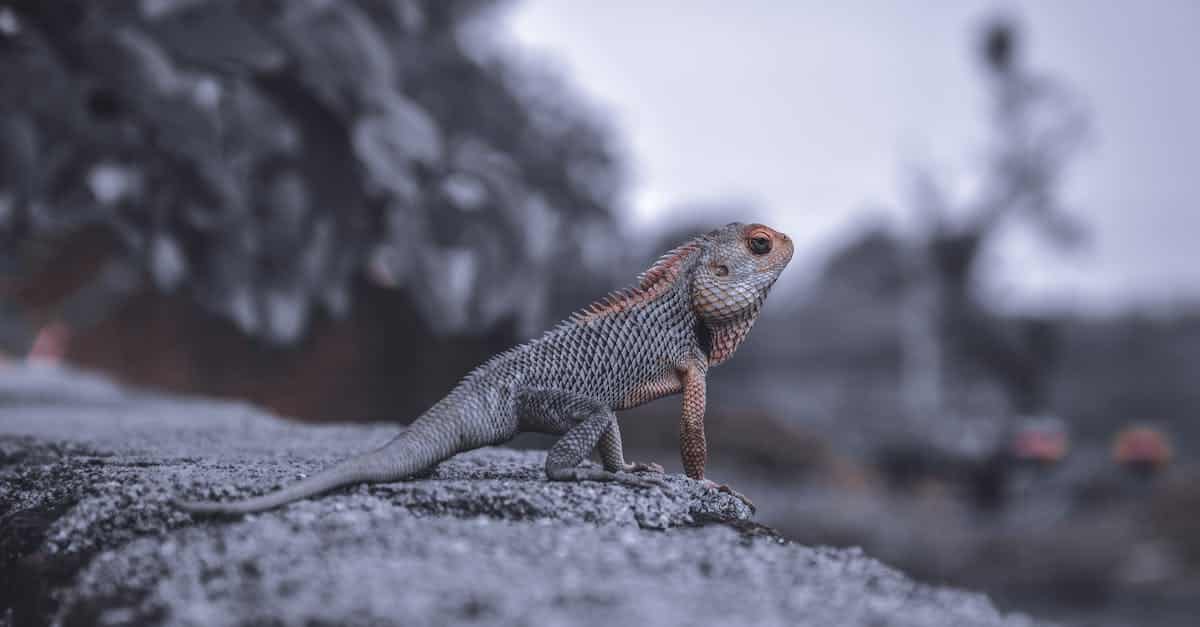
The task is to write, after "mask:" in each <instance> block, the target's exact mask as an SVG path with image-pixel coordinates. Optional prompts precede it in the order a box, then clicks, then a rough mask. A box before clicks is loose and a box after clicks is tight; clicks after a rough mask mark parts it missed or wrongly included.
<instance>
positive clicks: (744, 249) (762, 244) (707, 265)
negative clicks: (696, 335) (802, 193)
mask: <svg viewBox="0 0 1200 627" xmlns="http://www.w3.org/2000/svg"><path fill="white" fill-rule="evenodd" d="M704 239H705V240H706V242H705V246H703V247H702V249H701V250H702V252H701V256H700V261H699V263H698V264H697V266H696V270H695V273H694V274H693V277H692V286H691V287H692V307H693V309H694V310H695V312H696V314H697V315H698V316H699V317H700V318H701V319H703V320H705V321H706V322H708V323H709V324H710V325H713V324H716V325H719V324H721V323H723V322H730V321H735V320H745V319H751V320H752V319H753V318H754V317H756V316H757V315H758V310H759V308H760V307H762V303H763V301H764V300H765V299H766V298H767V292H768V291H769V290H770V289H771V286H772V285H774V284H775V279H778V278H779V274H780V273H781V272H783V269H784V268H786V267H787V265H788V262H789V261H791V260H792V251H793V247H792V240H791V238H789V237H788V236H787V235H784V234H783V233H780V232H779V231H776V230H775V229H772V228H771V227H768V226H763V225H761V224H742V223H740V222H734V223H733V224H727V225H725V226H723V227H721V228H719V229H717V230H715V231H713V232H711V233H709V234H708V235H706V236H705V237H704Z"/></svg>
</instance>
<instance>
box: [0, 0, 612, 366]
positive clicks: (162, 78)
mask: <svg viewBox="0 0 1200 627" xmlns="http://www.w3.org/2000/svg"><path fill="white" fill-rule="evenodd" d="M499 4H501V3H499V2H495V1H489V0H391V1H382V0H381V1H371V0H359V1H346V2H331V1H327V0H295V1H288V2H278V1H272V0H261V1H252V2H235V1H233V0H141V1H138V2H134V1H129V2H125V1H102V2H82V1H77V0H71V1H64V2H53V3H51V2H42V1H41V0H11V1H4V2H0V272H3V273H4V276H7V277H8V280H7V281H6V284H7V285H8V286H9V287H10V288H11V289H8V290H6V292H7V293H8V294H9V296H10V297H14V296H13V294H17V296H15V297H16V298H19V299H20V298H22V297H24V298H25V299H26V300H32V301H34V302H33V305H32V309H33V310H34V312H35V313H34V318H35V319H36V320H35V322H34V326H38V325H42V324H45V323H47V322H48V321H49V320H51V319H57V318H61V317H63V316H67V317H70V316H71V315H75V314H72V311H74V312H76V314H77V318H76V319H73V320H67V321H66V322H67V323H68V324H69V325H70V324H75V325H78V324H84V323H87V322H94V321H95V320H96V319H97V317H98V316H99V315H100V314H98V313H97V311H99V310H103V309H105V308H107V307H111V306H113V304H114V302H120V301H121V299H120V298H116V299H114V298H113V295H114V294H115V295H128V294H133V293H137V292H139V291H140V290H141V289H142V285H141V283H140V282H141V281H149V283H150V284H151V285H152V286H154V287H155V288H156V289H157V290H159V291H160V292H164V293H183V294H186V295H187V296H188V297H189V298H191V299H192V300H194V301H195V302H198V303H200V304H201V305H202V306H203V307H204V308H206V309H207V310H208V311H211V312H214V313H216V314H217V315H219V316H222V317H225V318H227V319H229V320H231V321H233V322H234V323H236V325H237V327H238V328H239V329H240V330H241V331H243V332H244V333H247V334H252V335H254V336H257V337H260V338H265V339H266V340H268V341H270V342H272V343H275V344H294V343H295V342H297V340H299V339H300V338H301V337H302V336H303V335H304V334H305V332H306V330H308V329H309V328H310V324H311V321H312V319H313V315H314V313H315V312H324V313H326V314H328V315H330V316H333V317H340V316H343V315H344V314H345V313H346V311H347V309H348V307H349V305H350V303H351V301H352V299H351V295H350V290H351V286H352V285H354V284H355V283H354V282H353V281H352V279H353V278H354V277H355V276H359V275H361V276H365V277H367V279H369V280H370V281H373V282H375V283H376V284H380V285H384V286H387V287H393V288H399V289H401V290H403V291H405V292H406V293H407V294H409V295H410V296H411V301H412V302H413V303H414V306H415V307H416V308H417V309H418V310H419V313H420V317H421V318H422V320H423V321H424V323H425V324H426V325H428V326H429V327H431V328H432V329H433V330H435V331H440V332H461V331H470V332H481V331H483V330H485V329H487V328H488V327H490V326H492V325H493V324H494V323H495V322H497V321H499V320H501V319H513V320H516V321H517V323H518V328H519V329H520V330H521V331H523V332H525V333H529V332H532V330H534V329H536V328H537V327H538V326H539V325H540V324H541V323H542V322H543V320H542V319H543V317H544V307H545V302H546V301H547V299H548V297H549V296H550V294H549V293H550V291H551V290H553V289H554V286H555V285H558V284H563V283H570V281H565V280H562V279H565V278H567V277H571V278H574V277H575V276H577V275H578V274H579V273H581V272H592V273H598V272H601V266H600V265H599V264H598V263H597V262H596V260H590V264H589V263H587V262H589V260H588V259H586V258H585V255H584V252H583V251H584V250H585V249H586V250H595V249H597V244H598V243H600V242H612V241H614V240H615V238H616V232H615V228H614V225H613V222H612V219H611V214H610V207H611V206H612V204H613V200H614V195H615V193H616V190H617V188H618V185H619V183H620V170H619V168H618V164H617V161H616V158H615V157H614V154H613V151H612V150H611V148H610V145H609V142H608V134H607V131H606V129H605V128H604V127H602V126H601V125H600V124H598V123H597V122H596V121H595V120H593V119H592V117H591V116H589V115H588V114H587V113H586V111H585V110H584V109H583V108H582V107H580V106H579V105H578V104H577V103H574V102H572V101H571V100H569V99H568V98H567V97H566V94H565V92H564V89H563V88H562V87H561V86H560V85H559V84H557V83H556V82H555V81H554V80H553V79H552V78H551V77H547V76H542V75H538V74H537V73H535V72H533V71H531V70H529V69H527V68H523V67H519V66H518V65H516V64H514V63H513V62H512V61H511V60H509V59H507V58H506V57H505V56H504V55H503V54H501V53H500V52H499V51H497V50H495V49H494V47H491V46H489V45H487V43H486V37H484V36H481V35H480V32H481V31H480V30H479V29H480V28H481V24H482V25H483V26H486V22H487V20H488V19H489V16H490V15H491V14H492V13H494V11H495V10H496V7H497V5H499ZM473 29H474V30H473ZM79 237H85V238H86V241H82V242H81V241H80V240H79V239H78V238H79ZM584 244H587V245H586V246H585V245H584ZM73 248H77V249H78V250H83V251H87V252H88V254H89V255H95V256H96V257H95V258H94V259H93V260H92V261H93V263H94V264H98V265H99V266H100V267H102V268H104V270H103V271H99V272H96V273H95V274H94V276H93V278H94V280H93V279H89V281H88V282H87V283H88V285H90V286H92V288H91V292H90V293H92V294H93V295H95V296H96V298H95V300H94V301H91V302H93V303H94V304H95V306H94V307H92V308H91V309H89V308H88V307H87V306H86V304H85V303H77V304H76V305H74V306H73V307H72V308H71V310H72V311H64V310H63V308H62V307H61V303H62V302H63V300H64V299H65V298H66V296H65V295H64V294H76V293H78V290H77V289H75V288H77V287H78V285H75V283H77V281H74V280H70V281H66V283H71V284H72V285H71V288H70V289H68V288H66V287H64V288H62V289H61V290H58V291H59V292H62V293H57V294H54V295H50V294H48V293H47V290H46V289H43V288H41V287H35V288H33V289H32V292H35V293H37V294H39V295H41V298H34V297H33V296H32V295H31V287H30V284H29V282H28V281H23V280H25V279H28V278H29V277H31V276H33V275H34V274H36V272H37V271H38V269H39V268H40V267H42V266H43V265H44V264H45V263H47V260H49V259H54V258H57V257H61V256H62V255H63V254H64V253H65V252H70V250H71V249H73ZM601 248H603V247H602V246H601ZM56 267H61V266H56ZM95 277H98V278H95ZM14 283H16V284H18V287H16V288H12V285H13V284H14ZM60 283H62V281H60ZM44 284H45V282H41V283H39V285H44ZM3 287H4V286H3V285H0V288H3ZM50 291H54V290H50Z"/></svg>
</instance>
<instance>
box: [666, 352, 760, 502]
mask: <svg viewBox="0 0 1200 627" xmlns="http://www.w3.org/2000/svg"><path fill="white" fill-rule="evenodd" d="M706 375H707V367H706V366H705V365H703V364H701V363H700V362H692V363H690V364H688V365H686V366H684V367H683V368H681V369H680V370H679V378H680V379H682V381H683V413H682V414H681V415H680V422H679V453H680V455H681V456H682V457H683V470H684V472H686V473H687V476H689V477H691V478H692V479H695V480H697V481H700V482H702V483H704V485H706V486H708V487H710V488H713V489H716V490H720V491H721V492H725V493H727V494H731V495H733V496H735V497H737V498H738V499H740V500H741V501H742V502H743V503H745V504H746V505H749V506H750V509H757V508H756V507H755V506H754V502H753V501H751V500H750V499H748V498H746V497H745V496H744V495H742V494H741V493H739V492H737V491H736V490H734V489H733V488H731V487H729V486H727V485H724V484H720V483H716V482H714V481H710V480H708V479H705V478H704V465H705V464H706V463H707V462H708V443H707V441H706V440H705V437H704V406H705V404H706V403H707V401H708V398H707V397H708V384H707V378H706Z"/></svg>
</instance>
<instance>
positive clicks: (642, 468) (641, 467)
mask: <svg viewBox="0 0 1200 627" xmlns="http://www.w3.org/2000/svg"><path fill="white" fill-rule="evenodd" d="M625 472H649V473H653V474H656V475H662V474H666V472H667V471H666V470H663V467H662V466H659V465H658V464H656V463H654V462H647V463H645V464H643V463H641V462H629V463H627V464H625Z"/></svg>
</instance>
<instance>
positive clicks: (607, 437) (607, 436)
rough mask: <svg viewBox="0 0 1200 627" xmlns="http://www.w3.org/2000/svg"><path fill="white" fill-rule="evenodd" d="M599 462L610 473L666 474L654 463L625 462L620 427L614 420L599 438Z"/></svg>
mask: <svg viewBox="0 0 1200 627" xmlns="http://www.w3.org/2000/svg"><path fill="white" fill-rule="evenodd" d="M600 461H601V462H603V463H604V469H605V470H610V471H612V472H618V471H622V470H623V471H625V472H652V473H656V474H662V473H664V472H666V471H665V470H663V467H662V466H659V465H658V464H656V463H654V462H650V463H647V464H643V463H640V462H626V461H625V451H624V447H623V446H622V445H621V427H620V425H618V424H617V421H616V419H615V418H614V419H613V421H612V424H610V425H609V427H608V430H606V431H605V432H604V434H603V435H601V436H600Z"/></svg>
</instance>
